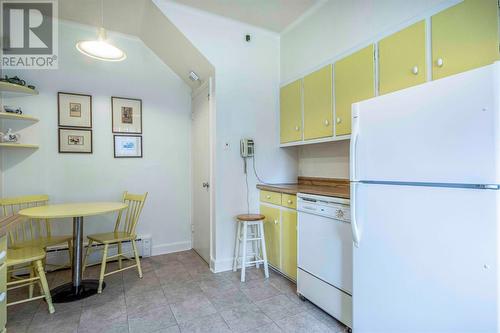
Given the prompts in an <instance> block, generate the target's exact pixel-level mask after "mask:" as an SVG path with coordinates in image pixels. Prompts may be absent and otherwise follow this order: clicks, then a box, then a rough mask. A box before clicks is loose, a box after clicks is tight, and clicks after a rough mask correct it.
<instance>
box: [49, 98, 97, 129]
mask: <svg viewBox="0 0 500 333" xmlns="http://www.w3.org/2000/svg"><path fill="white" fill-rule="evenodd" d="M57 120H58V123H59V126H63V127H77V128H92V96H90V95H82V94H74V93H65V92H59V93H57Z"/></svg>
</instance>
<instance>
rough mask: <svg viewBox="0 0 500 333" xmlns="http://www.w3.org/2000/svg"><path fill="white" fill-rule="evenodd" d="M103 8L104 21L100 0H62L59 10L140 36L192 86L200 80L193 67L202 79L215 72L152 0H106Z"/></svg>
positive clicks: (63, 15)
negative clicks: (193, 75) (191, 77)
mask: <svg viewBox="0 0 500 333" xmlns="http://www.w3.org/2000/svg"><path fill="white" fill-rule="evenodd" d="M103 9H104V10H103V13H104V15H103V18H104V19H103V21H104V23H103V24H101V0H64V1H59V9H58V10H59V18H61V19H63V20H68V21H74V22H77V23H81V24H86V25H90V26H95V27H99V26H101V25H102V26H104V28H106V29H107V30H110V31H116V32H120V33H124V34H128V35H133V36H137V37H138V38H140V39H141V40H142V41H143V42H144V44H145V45H146V46H147V47H149V48H150V49H151V50H152V51H153V52H155V53H156V55H157V56H158V57H159V58H160V59H161V60H162V61H163V62H164V63H165V64H166V65H167V66H169V67H170V68H171V69H172V70H173V71H174V72H175V73H177V75H179V77H180V78H181V79H182V80H184V81H185V82H186V83H187V84H188V85H189V86H190V87H191V88H193V89H195V88H197V87H198V86H199V83H197V82H193V81H191V80H189V78H188V75H189V72H190V71H194V72H196V73H197V74H198V76H199V77H200V79H201V80H203V81H204V80H206V79H208V78H209V77H210V76H211V75H213V73H214V68H213V66H212V65H211V64H210V62H209V61H208V60H207V59H206V58H205V57H204V56H203V54H201V53H200V52H199V51H198V49H196V48H195V47H194V46H193V44H191V42H190V41H189V40H188V39H187V38H186V37H185V36H184V35H183V34H182V32H180V31H179V29H177V27H175V25H173V24H172V22H170V21H169V20H168V19H167V17H165V15H164V14H163V13H162V12H161V11H160V10H159V9H158V8H157V7H156V5H155V4H154V3H153V2H152V1H151V0H103ZM125 52H126V50H125Z"/></svg>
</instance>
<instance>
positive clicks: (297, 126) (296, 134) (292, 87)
mask: <svg viewBox="0 0 500 333" xmlns="http://www.w3.org/2000/svg"><path fill="white" fill-rule="evenodd" d="M300 140H302V80H297V81H295V82H292V83H290V84H288V85H286V86H284V87H283V88H281V92H280V142H281V143H287V142H293V141H300Z"/></svg>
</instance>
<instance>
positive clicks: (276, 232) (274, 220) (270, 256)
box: [260, 205, 281, 269]
mask: <svg viewBox="0 0 500 333" xmlns="http://www.w3.org/2000/svg"><path fill="white" fill-rule="evenodd" d="M260 213H261V214H263V215H264V216H265V217H266V218H265V219H264V234H265V239H266V252H267V260H268V262H269V264H271V265H273V266H274V267H276V268H278V269H281V265H280V256H281V253H280V249H281V248H280V224H281V223H280V222H281V221H280V209H279V208H274V207H270V206H266V205H261V206H260Z"/></svg>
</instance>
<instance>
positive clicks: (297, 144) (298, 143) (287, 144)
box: [280, 135, 351, 148]
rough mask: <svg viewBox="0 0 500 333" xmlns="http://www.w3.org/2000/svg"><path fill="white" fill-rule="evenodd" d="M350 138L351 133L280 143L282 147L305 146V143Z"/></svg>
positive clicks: (310, 143)
mask: <svg viewBox="0 0 500 333" xmlns="http://www.w3.org/2000/svg"><path fill="white" fill-rule="evenodd" d="M349 139H351V135H340V136H331V137H328V138H321V139H314V140H304V141H294V142H287V143H282V144H280V147H281V148H283V147H295V146H304V145H312V144H315V143H324V142H335V141H344V140H349Z"/></svg>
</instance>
